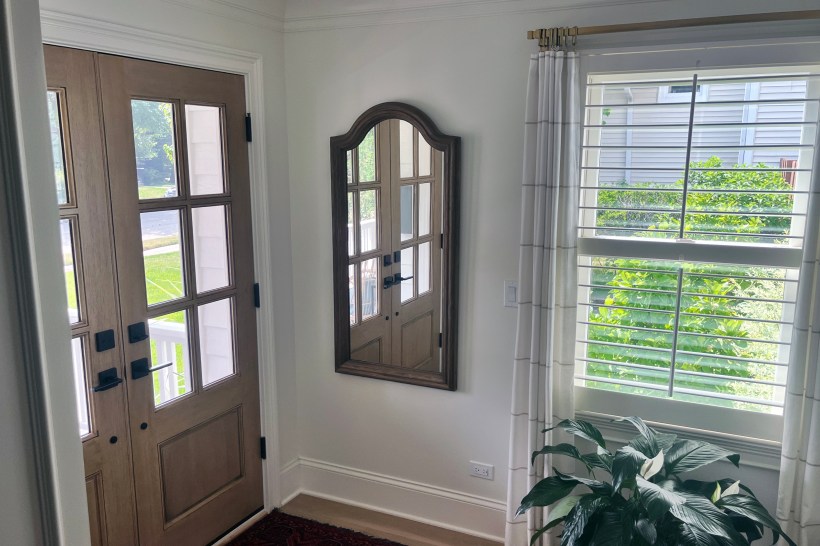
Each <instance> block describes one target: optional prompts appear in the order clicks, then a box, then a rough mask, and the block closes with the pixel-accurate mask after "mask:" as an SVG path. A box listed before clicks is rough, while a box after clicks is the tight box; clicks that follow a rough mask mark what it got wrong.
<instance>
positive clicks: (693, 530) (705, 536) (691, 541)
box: [680, 523, 720, 546]
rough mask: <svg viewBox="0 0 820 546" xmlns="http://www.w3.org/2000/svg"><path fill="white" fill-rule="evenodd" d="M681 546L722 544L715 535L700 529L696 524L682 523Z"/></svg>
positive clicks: (715, 545)
mask: <svg viewBox="0 0 820 546" xmlns="http://www.w3.org/2000/svg"><path fill="white" fill-rule="evenodd" d="M680 545H681V546H720V544H718V541H717V540H715V537H713V536H712V535H710V534H709V533H706V532H704V531H702V530H701V529H698V528H697V527H695V526H694V525H688V524H686V523H682V524H681V528H680Z"/></svg>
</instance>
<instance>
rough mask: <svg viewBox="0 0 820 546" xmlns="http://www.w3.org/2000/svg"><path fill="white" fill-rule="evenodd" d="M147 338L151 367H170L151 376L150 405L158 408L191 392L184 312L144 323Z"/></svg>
mask: <svg viewBox="0 0 820 546" xmlns="http://www.w3.org/2000/svg"><path fill="white" fill-rule="evenodd" d="M148 334H149V335H150V336H151V366H152V367H154V366H162V365H163V364H168V363H170V364H171V365H170V366H167V367H165V368H162V369H161V370H157V371H155V372H153V373H152V374H151V375H152V379H153V382H154V405H155V406H159V405H160V404H164V403H166V402H169V401H171V400H173V399H174V398H178V397H180V396H182V395H183V394H185V393H188V392H191V389H192V386H191V356H190V351H189V350H188V321H187V316H186V312H185V311H177V312H176V313H169V314H167V315H162V316H159V317H156V318H152V319H149V320H148Z"/></svg>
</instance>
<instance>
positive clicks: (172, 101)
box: [47, 47, 263, 544]
mask: <svg viewBox="0 0 820 546" xmlns="http://www.w3.org/2000/svg"><path fill="white" fill-rule="evenodd" d="M47 56H50V57H52V58H54V59H55V61H54V62H53V63H50V66H51V68H50V72H54V73H55V74H56V73H59V72H60V70H63V71H66V70H71V67H70V65H68V64H67V62H66V61H67V60H68V59H73V58H76V59H77V61H76V62H82V63H86V64H85V65H84V66H86V72H85V73H83V74H82V78H83V79H84V81H86V88H85V89H84V91H83V93H85V94H86V95H87V96H88V98H87V99H86V100H87V101H88V103H89V105H91V104H92V102H93V110H94V112H96V113H97V116H98V117H99V121H98V126H97V132H96V135H97V139H98V145H97V150H98V153H97V155H94V154H91V155H90V156H89V155H88V150H89V148H85V147H83V148H80V143H78V142H74V141H72V149H73V150H74V154H73V158H74V161H73V163H74V165H73V168H74V170H75V171H76V165H77V164H78V163H84V162H86V161H87V160H88V158H89V157H99V159H100V164H101V165H103V166H104V168H103V174H102V176H100V177H99V180H97V181H96V182H94V183H92V185H91V186H89V191H90V192H92V193H94V198H95V199H96V200H98V201H100V203H101V205H100V210H99V211H98V213H99V214H98V216H90V217H89V222H91V223H90V226H89V231H90V232H92V240H91V241H88V240H86V239H83V240H82V241H83V246H82V247H81V248H82V250H86V247H89V248H92V247H93V249H97V247H99V248H103V246H102V243H101V242H100V241H103V240H104V241H107V242H108V246H107V247H105V248H106V249H107V250H106V252H107V260H108V262H105V260H102V261H101V262H99V263H101V264H103V265H104V264H105V263H108V264H109V270H104V269H102V268H101V267H98V266H97V263H98V262H97V260H96V259H95V260H94V266H93V269H94V270H95V271H94V274H97V275H99V276H100V281H99V282H96V281H91V282H93V283H94V284H89V281H90V280H91V277H89V275H88V271H89V268H90V266H89V265H88V261H89V260H88V259H87V258H85V259H84V260H83V261H79V260H78V261H77V263H78V264H79V266H81V267H83V274H85V277H84V279H85V289H84V290H82V289H78V290H77V296H76V298H75V299H76V301H79V302H82V304H81V305H79V316H80V317H83V316H84V315H83V314H82V313H83V312H85V313H86V314H87V316H88V317H99V318H97V319H95V320H96V321H97V322H99V321H102V320H103V318H110V319H111V321H112V322H113V323H114V326H113V327H111V328H112V329H113V330H114V337H115V338H116V341H117V343H116V346H117V348H116V349H115V350H112V351H109V352H108V353H107V354H106V353H100V355H106V356H105V357H102V356H98V355H96V354H94V356H95V357H96V359H97V360H99V361H100V362H99V365H96V364H95V366H96V367H94V368H93V369H90V370H89V372H88V374H87V375H88V377H89V379H88V387H89V388H86V389H85V392H86V393H89V397H90V398H91V399H92V402H93V403H94V404H96V403H97V400H98V399H99V400H107V398H105V397H106V396H108V397H110V398H112V399H113V398H116V399H117V401H116V402H112V403H111V405H109V406H107V409H106V412H105V413H106V415H107V416H108V417H107V418H109V419H110V420H112V421H113V420H116V419H119V422H120V423H121V425H122V429H121V431H119V432H120V434H119V441H118V442H117V443H116V444H112V443H111V440H110V438H109V433H108V432H105V436H104V437H103V436H102V435H98V436H100V438H97V439H95V440H88V439H86V441H85V444H88V446H87V447H86V450H85V453H86V466H87V474H88V475H90V476H93V471H94V469H95V468H96V467H97V466H99V465H102V467H103V468H106V465H114V466H116V467H117V468H118V469H119V470H120V473H121V474H123V475H124V476H123V477H122V479H121V480H120V482H121V483H120V484H119V485H118V486H117V487H120V486H121V489H117V491H118V492H120V493H121V494H122V496H123V498H124V497H125V496H128V497H129V498H132V499H133V501H131V504H130V506H135V507H136V526H135V525H134V523H133V521H134V517H133V513H134V510H133V508H132V509H131V521H132V523H131V529H132V531H131V537H132V538H131V539H130V540H129V539H127V538H123V537H122V536H120V535H116V536H115V535H114V534H112V533H111V532H110V531H109V532H105V531H101V533H100V536H99V537H98V540H95V543H98V544H129V543H133V542H134V536H135V535H137V534H138V541H139V543H141V544H205V543H208V542H210V541H212V540H214V539H215V538H216V537H218V536H219V535H221V534H222V533H224V532H225V531H226V530H228V529H230V528H231V527H232V526H234V525H235V524H236V523H238V522H239V521H241V520H242V519H243V518H245V517H247V516H249V515H251V514H252V513H254V512H255V511H257V510H259V509H261V507H262V504H263V498H262V466H261V459H260V452H259V438H260V435H261V431H260V415H259V385H258V370H257V354H256V346H257V344H256V317H255V307H254V304H253V255H252V244H251V240H252V234H251V222H250V183H249V172H248V156H247V143H246V141H245V124H244V117H245V92H244V82H243V78H242V77H241V76H235V75H230V74H222V73H217V72H211V71H206V70H198V69H192V68H183V67H178V66H172V65H167V64H162V63H153V62H148V61H138V60H134V59H127V58H123V57H116V56H110V55H98V54H94V53H89V52H80V51H76V50H74V51H72V50H66V49H61V48H51V47H48V48H47ZM67 67H68V68H67ZM49 77H50V81H49V83H50V85H51V84H52V81H51V74H49ZM75 77H78V78H79V77H80V76H75ZM55 78H56V76H55ZM86 78H87V79H86ZM58 83H59V81H58V80H56V79H55V80H54V85H55V86H56V85H57V84H58ZM57 91H59V89H57ZM64 94H65V95H71V94H72V93H71V90H70V89H69V90H68V91H66V92H65V93H64ZM77 94H80V91H77ZM50 97H51V94H50ZM57 97H58V98H60V95H59V93H57ZM92 97H93V98H92ZM94 101H96V102H94ZM89 107H90V106H89ZM69 114H71V112H70V110H69ZM77 117H84V116H83V115H82V114H78V115H77ZM88 123H91V122H88ZM103 142H104V147H103V145H102V143H103ZM80 150H81V151H82V153H79V152H80ZM67 163H68V161H67ZM58 194H59V190H58ZM66 206H68V205H66ZM63 215H64V216H67V215H69V212H68V209H67V208H66V209H65V211H64V213H63ZM82 227H83V226H82V225H80V229H82ZM96 239H99V240H100V241H96V242H95V240H96ZM92 251H96V250H87V252H92ZM100 252H102V251H100ZM64 253H65V252H64ZM98 269H99V270H98ZM66 271H67V272H68V271H69V267H68V265H67V266H66ZM114 272H115V274H114ZM67 275H68V273H67ZM75 278H80V274H79V273H77V274H75ZM106 282H107V283H108V284H106ZM109 285H110V287H109ZM89 293H91V294H92V295H93V296H94V297H95V298H97V300H98V301H97V300H92V299H91V298H90V296H89ZM105 294H109V295H108V296H106V295H105ZM105 297H108V298H109V300H110V301H108V302H107V303H106V302H105V301H102V299H103V298H105ZM70 304H71V298H70ZM97 322H94V323H93V327H92V326H91V325H89V328H91V329H93V328H97ZM99 327H100V328H102V327H103V326H102V325H100V326H99ZM76 328H79V327H76ZM76 328H75V330H76V332H77V334H78V335H79V334H80V333H85V332H86V331H85V330H79V329H76ZM90 331H91V330H89V332H90ZM83 339H84V338H83ZM87 353H88V350H86V353H83V354H87ZM109 355H110V356H109ZM106 358H107V359H109V360H112V361H116V362H113V363H110V362H108V361H107V360H105V359H106ZM108 364H111V367H114V368H116V371H117V374H118V375H117V377H118V379H121V380H122V381H123V383H122V384H120V385H116V386H113V387H111V388H109V389H105V390H103V391H101V392H99V393H97V392H94V389H95V388H98V387H99V386H100V381H102V379H99V378H97V376H96V375H95V373H96V372H97V368H98V367H105V366H107V365H108ZM90 393H93V394H90ZM106 393H108V394H106ZM100 403H102V402H100ZM117 404H118V405H117ZM91 405H92V406H93V404H91ZM97 409H98V410H99V408H97ZM98 413H99V411H98ZM97 440H99V441H97ZM90 442H97V443H98V444H100V445H101V446H103V447H105V448H108V449H106V450H105V452H103V453H101V454H100V455H99V460H100V461H101V462H100V463H97V462H95V461H97V459H94V457H93V456H92V449H91V447H92V445H93V444H90ZM106 442H107V443H106ZM112 445H113V446H116V445H119V446H121V450H122V452H123V453H124V454H125V455H123V457H122V458H121V459H117V460H114V459H112V458H111V457H109V456H108V452H112V453H113V450H112V449H110V446H112ZM98 451H100V450H99V449H98ZM93 453H96V451H94V452H93ZM103 478H105V475H103ZM90 483H91V482H90ZM102 483H103V485H106V484H107V482H105V481H103V482H102ZM91 490H92V488H91V486H89V491H91ZM103 491H105V490H104V489H103ZM98 497H99V495H98ZM88 500H89V507H90V508H93V505H94V500H93V499H92V496H89V499H88ZM98 504H99V502H98ZM118 506H122V507H127V506H129V504H128V503H127V502H123V503H121V504H119V505H118ZM126 511H127V510H126V509H125V508H120V510H119V512H126ZM95 513H99V510H97V511H96V512H95V511H94V510H92V527H93V524H94V519H95V516H94V514H95ZM104 516H105V518H106V521H107V522H108V525H109V527H111V526H112V525H113V526H114V527H117V529H118V530H119V527H118V524H120V523H124V522H125V519H124V516H122V517H120V515H119V513H111V512H110V511H109V512H106V513H104ZM98 519H99V517H98ZM135 527H136V532H134V530H133V529H134V528H135ZM124 528H126V529H127V528H128V526H127V525H124Z"/></svg>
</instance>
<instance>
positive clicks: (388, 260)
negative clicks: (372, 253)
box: [384, 254, 393, 267]
mask: <svg viewBox="0 0 820 546" xmlns="http://www.w3.org/2000/svg"><path fill="white" fill-rule="evenodd" d="M390 265H393V260H392V259H391V257H390V254H385V255H384V267H388V266H390Z"/></svg>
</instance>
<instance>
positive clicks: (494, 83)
mask: <svg viewBox="0 0 820 546" xmlns="http://www.w3.org/2000/svg"><path fill="white" fill-rule="evenodd" d="M443 3H444V4H448V5H447V6H445V7H443V8H440V9H437V8H425V9H421V8H420V7H419V2H409V1H408V2H393V3H392V4H391V6H394V7H395V6H403V7H404V8H405V9H398V8H397V9H378V7H383V6H384V4H385V3H384V2H375V1H370V0H360V1H352V0H351V1H350V2H339V1H338V0H333V1H332V2H330V1H329V0H311V1H307V0H302V1H298V2H290V3H289V4H288V12H287V14H286V15H287V20H288V23H287V25H288V26H287V27H286V28H287V29H288V32H287V33H286V39H285V47H286V67H287V71H286V84H287V106H288V108H287V111H288V145H289V154H290V185H291V202H292V230H291V231H292V236H293V279H294V286H293V293H294V302H296V309H295V315H294V320H295V333H296V363H297V364H296V368H297V374H298V376H297V388H298V393H297V400H298V404H299V407H298V412H297V413H298V419H299V420H298V429H299V438H300V449H299V453H300V455H301V456H302V457H303V458H305V459H307V460H308V461H309V464H308V465H307V467H306V468H303V469H302V475H303V485H305V483H306V482H304V476H314V475H315V474H316V470H315V468H314V467H315V466H316V463H315V461H316V460H318V461H323V462H325V463H330V464H331V465H337V466H338V468H336V475H343V474H351V472H350V471H349V469H350V468H352V469H358V470H362V471H367V472H372V473H376V474H379V475H386V476H392V477H396V478H400V479H401V480H407V481H409V482H412V483H421V484H429V485H433V486H437V487H440V488H444V489H446V490H448V491H450V492H458V493H461V494H465V495H468V496H471V499H472V500H473V501H475V500H476V499H475V498H474V497H482V498H486V499H492V500H495V501H497V504H496V505H495V506H496V507H497V505H498V504H501V503H503V502H504V499H505V495H506V486H505V480H506V472H505V467H506V464H507V442H508V435H509V426H508V419H509V418H508V412H509V407H510V389H511V374H510V360H511V354H512V344H513V335H514V330H515V313H514V311H513V310H511V309H505V308H503V307H502V283H503V281H504V279H515V278H516V277H517V259H518V247H517V244H518V238H519V220H518V211H519V207H520V193H519V189H518V185H519V183H520V175H521V162H522V143H523V124H522V121H523V115H524V98H525V80H526V75H527V63H528V57H529V54H530V53H531V52H533V51H534V50H535V49H536V48H535V45H534V44H533V43H532V42H528V41H527V40H525V39H524V38H525V32H526V31H527V30H529V29H532V28H538V27H543V26H562V25H569V26H573V25H595V24H609V23H616V22H632V21H646V20H663V19H674V18H685V17H692V16H707V15H723V14H732V13H751V12H757V11H765V10H767V9H772V8H771V6H770V5H769V4H768V3H766V2H761V1H751V2H750V1H740V0H736V1H724V2H719V3H718V2H708V1H704V0H697V1H687V2H672V1H662V2H592V3H590V2H583V3H576V5H579V4H580V5H582V6H584V5H585V6H591V7H588V8H582V7H579V8H578V9H568V6H569V5H570V4H569V3H566V4H561V5H560V6H559V7H560V8H561V9H555V10H549V9H547V8H546V6H550V5H553V6H558V2H534V1H527V0H516V1H509V2H481V3H476V5H475V6H474V7H463V6H462V7H460V8H459V7H458V6H456V5H455V3H454V2H443ZM807 7H808V3H807V2H799V1H784V2H781V3H779V4H778V6H777V9H778V10H789V9H806V8H807ZM344 12H347V13H357V14H359V16H357V17H352V16H345V15H340V14H343V13H344ZM334 14H335V15H334ZM783 28H784V27H782V26H781V27H779V31H781V32H782V31H783ZM746 31H747V32H748V29H746ZM767 32H772V30H771V29H769V30H768V31H767ZM813 32H814V33H815V34H816V33H817V26H816V25H815V26H814V27H813ZM690 34H691V33H690ZM699 35H700V36H702V37H703V38H704V39H712V40H714V39H718V38H719V37H723V36H725V35H726V31H725V29H721V30H720V31H716V30H711V31H709V32H707V31H701V32H700V33H699ZM741 35H742V34H741ZM668 37H673V38H675V39H677V40H685V39H686V36H685V35H683V34H682V33H677V34H676V33H666V37H664V36H657V35H654V36H645V37H644V38H643V40H644V41H651V40H655V41H656V42H658V43H665V42H666V41H667V40H668ZM619 39H620V40H621V41H622V43H624V42H623V41H624V40H626V39H629V38H627V37H624V36H621V37H619ZM579 42H580V47H582V48H583V47H584V45H585V43H587V44H591V43H594V42H593V40H589V41H588V42H585V41H584V39H583V38H582V39H581V40H579ZM597 43H598V44H599V45H600V44H601V43H602V42H601V40H598V42H597ZM391 100H398V101H405V102H409V103H411V104H414V105H416V106H418V107H420V108H421V109H422V110H424V111H426V112H427V113H428V114H429V115H430V116H431V117H432V119H433V120H434V121H435V122H436V123H437V124H438V125H439V127H440V128H441V129H442V130H443V131H445V132H448V133H451V134H455V135H459V136H461V137H462V139H463V140H462V143H463V158H462V165H463V178H462V191H463V202H462V209H461V234H462V235H461V237H462V240H461V254H460V256H459V259H460V264H461V278H460V279H459V286H460V294H461V304H460V309H459V321H460V324H459V339H460V345H459V350H458V355H459V364H458V365H459V385H458V391H457V392H454V393H450V392H440V391H434V390H431V389H425V388H421V387H413V386H407V385H400V384H394V383H388V382H382V381H376V380H371V379H363V378H358V377H351V376H344V375H340V374H335V373H334V371H333V323H332V321H333V308H332V279H331V271H330V268H329V267H326V266H325V265H324V264H325V263H327V260H329V256H330V253H331V237H330V233H331V221H330V216H331V215H330V171H329V162H328V159H327V147H328V139H329V138H330V137H331V136H333V135H337V134H342V133H344V132H346V131H347V130H348V129H349V127H350V125H351V123H352V122H353V121H354V120H355V119H356V117H357V116H358V115H359V114H361V113H362V112H363V111H364V110H365V109H367V108H368V107H370V106H372V105H374V104H376V103H379V102H383V101H391ZM470 459H473V460H478V461H482V462H486V463H490V464H493V465H495V467H496V476H495V480H494V481H484V480H480V479H476V478H472V477H470V476H468V474H467V462H468V460H470ZM297 468H298V465H297V466H294V470H293V472H296V471H297V470H296V469H297ZM759 470H760V472H761V473H760V479H759V480H757V478H754V477H753V476H754V475H755V473H756V472H757V471H756V470H754V469H751V470H749V471H747V474H746V475H748V476H752V477H750V478H749V479H751V480H752V481H755V480H757V481H758V482H759V483H760V485H761V486H762V487H765V488H766V489H768V491H771V490H772V488H773V487H774V484H775V483H776V476H774V479H772V475H773V472H772V471H771V470H763V469H759ZM767 473H768V474H767ZM376 479H377V480H378V478H376ZM293 481H294V483H295V482H296V481H297V480H293ZM285 483H288V480H286V481H285ZM354 483H358V482H356V481H355V480H353V479H348V480H342V479H341V478H340V481H339V483H336V482H331V483H328V482H325V483H323V482H321V481H320V480H319V479H316V480H314V481H313V482H311V483H309V484H308V485H307V486H308V488H313V489H312V490H313V491H314V492H318V493H320V494H324V495H328V496H342V497H345V498H348V499H352V500H355V501H356V502H360V503H365V504H370V505H373V506H375V507H376V508H377V509H393V505H394V499H392V498H391V497H389V496H388V495H387V491H388V489H386V488H382V489H379V488H375V487H374V488H370V489H367V491H368V494H369V495H370V498H367V497H366V496H365V493H364V492H362V491H358V490H355V491H352V492H351V485H352V484H354ZM382 491H384V494H383V495H382V493H381V492H382ZM764 494H765V492H764ZM373 495H382V496H381V497H373ZM432 498H433V497H429V499H432ZM465 500H470V499H465ZM769 500H770V501H773V496H769ZM479 504H480V503H476V504H475V505H474V506H471V508H474V510H473V511H472V512H471V513H470V514H469V515H463V514H454V513H439V514H435V515H433V516H430V515H429V510H428V509H427V507H426V506H425V505H424V504H423V501H419V502H418V503H416V504H415V505H413V506H412V507H411V512H410V513H411V515H413V516H416V517H419V518H428V517H429V518H431V519H434V520H437V521H439V522H444V523H448V524H451V525H457V526H462V527H466V528H468V529H471V530H473V531H480V532H482V533H485V534H489V535H494V536H502V535H503V515H502V514H501V513H499V512H498V510H491V511H490V512H488V511H487V510H485V509H482V508H481V507H480V506H479Z"/></svg>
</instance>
